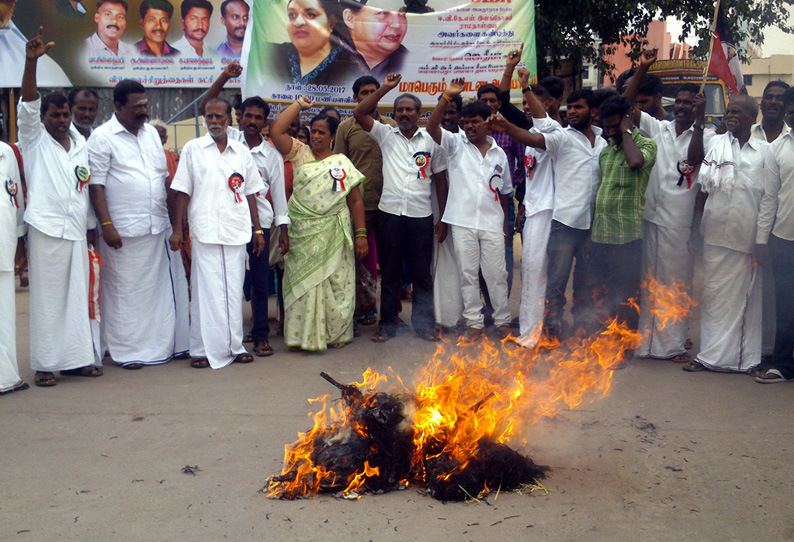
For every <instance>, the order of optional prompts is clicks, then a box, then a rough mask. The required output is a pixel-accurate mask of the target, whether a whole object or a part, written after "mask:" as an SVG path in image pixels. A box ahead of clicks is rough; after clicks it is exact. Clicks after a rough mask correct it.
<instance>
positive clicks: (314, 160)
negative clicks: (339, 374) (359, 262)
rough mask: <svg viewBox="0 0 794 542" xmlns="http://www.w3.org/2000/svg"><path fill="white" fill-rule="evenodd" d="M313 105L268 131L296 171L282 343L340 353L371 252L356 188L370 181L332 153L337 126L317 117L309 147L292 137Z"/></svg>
mask: <svg viewBox="0 0 794 542" xmlns="http://www.w3.org/2000/svg"><path fill="white" fill-rule="evenodd" d="M311 106H312V102H311V100H309V99H307V98H300V99H299V100H298V101H297V102H295V103H293V104H292V105H290V106H289V107H287V108H285V109H284V110H283V111H282V112H281V114H280V115H279V116H278V118H276V120H275V121H274V122H273V125H272V126H271V127H270V138H271V140H272V141H273V144H274V145H275V146H276V148H277V149H278V150H279V152H280V153H281V154H282V155H284V157H285V158H286V159H287V160H289V161H290V162H292V166H293V168H294V175H293V181H292V183H293V185H292V186H293V192H292V197H291V198H290V200H289V204H288V208H289V216H290V220H291V221H292V224H291V225H290V227H289V235H290V250H289V252H288V253H287V254H285V255H284V309H285V318H284V341H285V342H286V343H287V346H288V347H289V349H290V350H292V351H296V350H325V349H326V348H327V347H329V346H330V347H332V348H339V347H342V346H344V345H345V344H347V343H349V342H350V341H352V340H353V309H354V308H355V297H356V287H355V265H354V260H353V257H354V251H355V257H356V258H359V259H363V258H365V257H366V255H367V230H366V228H365V226H364V203H363V200H362V199H361V191H360V190H359V189H358V188H357V187H358V185H359V184H361V183H362V182H363V181H364V177H363V176H362V175H361V173H360V172H359V171H358V170H357V169H356V168H355V167H354V166H353V164H352V163H351V162H350V160H348V159H347V157H346V156H344V155H342V154H333V150H332V148H333V138H334V135H335V134H336V127H337V126H338V124H339V121H338V120H336V119H335V118H333V117H330V116H328V115H325V114H321V115H318V116H316V117H314V119H312V121H311V135H310V138H309V144H308V145H305V144H304V143H301V142H300V141H298V140H297V139H293V138H291V137H290V136H288V135H287V134H286V131H287V129H288V128H289V126H290V124H291V123H292V121H293V120H294V119H295V118H296V117H297V116H298V115H299V114H300V112H301V110H303V109H308V108H310V107H311ZM354 189H355V190H354ZM351 215H352V221H351ZM354 224H355V235H354V229H353V225H354Z"/></svg>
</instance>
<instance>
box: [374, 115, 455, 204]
mask: <svg viewBox="0 0 794 542" xmlns="http://www.w3.org/2000/svg"><path fill="white" fill-rule="evenodd" d="M369 136H370V137H371V138H372V139H374V140H375V141H377V142H378V145H379V146H380V149H381V153H382V155H383V192H382V193H381V196H380V203H379V204H378V209H380V210H381V211H383V212H384V213H389V214H392V215H397V216H409V217H412V218H424V217H427V216H430V215H432V214H433V208H432V206H431V204H430V183H431V181H432V176H433V173H438V172H440V171H445V170H446V169H447V164H446V160H445V159H443V158H442V156H441V152H439V151H440V149H441V147H439V146H438V145H436V142H435V141H433V138H432V137H431V136H430V134H428V133H427V131H426V130H425V129H424V128H419V129H417V130H416V132H414V135H413V137H411V139H408V138H406V137H405V136H404V135H403V134H402V132H400V130H399V128H392V127H391V126H389V125H387V124H383V123H380V122H378V121H375V122H374V124H373V126H372V130H370V132H369ZM420 153H424V155H425V157H428V158H429V163H428V164H427V166H426V167H425V169H424V172H425V173H426V175H427V176H426V177H425V176H424V175H423V174H422V172H421V171H420V168H419V166H417V162H416V160H417V156H419V154H420Z"/></svg>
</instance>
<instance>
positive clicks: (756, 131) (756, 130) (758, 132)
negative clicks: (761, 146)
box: [750, 122, 791, 143]
mask: <svg viewBox="0 0 794 542" xmlns="http://www.w3.org/2000/svg"><path fill="white" fill-rule="evenodd" d="M790 131H791V128H789V125H788V124H786V123H785V122H784V123H783V129H782V130H781V131H780V135H779V136H777V137H778V139H780V138H781V137H783V136H784V135H786V134H788V133H789V132H790ZM750 137H755V138H757V139H760V140H761V141H766V142H767V143H769V140H768V139H767V138H766V132H765V131H764V127H763V126H762V125H761V123H760V122H757V123H755V124H753V127H752V128H750ZM775 141H777V139H776V140H775Z"/></svg>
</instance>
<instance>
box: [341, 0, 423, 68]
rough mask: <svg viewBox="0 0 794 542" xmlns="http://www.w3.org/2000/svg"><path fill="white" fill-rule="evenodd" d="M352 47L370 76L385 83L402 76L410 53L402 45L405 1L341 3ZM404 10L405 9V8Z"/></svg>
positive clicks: (350, 0) (354, 0) (405, 27)
mask: <svg viewBox="0 0 794 542" xmlns="http://www.w3.org/2000/svg"><path fill="white" fill-rule="evenodd" d="M340 4H341V5H342V18H343V19H344V21H345V26H346V27H347V29H348V31H349V32H350V37H351V44H350V45H351V46H352V47H353V48H354V49H355V51H356V55H357V56H358V57H359V60H360V61H361V62H362V63H363V64H364V65H365V69H366V70H367V72H369V74H370V75H372V76H373V77H375V78H376V79H377V80H379V81H383V80H384V79H385V78H386V75H387V74H389V73H400V72H401V71H402V68H403V62H404V61H405V57H406V55H407V54H408V49H406V48H405V46H404V45H403V44H402V42H403V39H405V34H406V32H407V31H408V19H407V18H406V16H405V12H404V11H400V9H401V6H402V4H403V2H402V0H371V1H370V2H369V3H368V0H340ZM403 10H404V6H403Z"/></svg>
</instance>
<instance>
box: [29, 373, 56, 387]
mask: <svg viewBox="0 0 794 542" xmlns="http://www.w3.org/2000/svg"><path fill="white" fill-rule="evenodd" d="M33 383H34V384H36V385H37V386H38V387H40V388H51V387H52V386H54V385H56V384H57V383H58V381H57V380H55V375H54V374H52V373H44V372H40V371H36V375H35V376H34V377H33Z"/></svg>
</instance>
